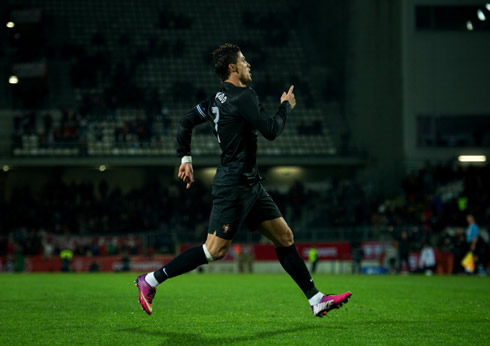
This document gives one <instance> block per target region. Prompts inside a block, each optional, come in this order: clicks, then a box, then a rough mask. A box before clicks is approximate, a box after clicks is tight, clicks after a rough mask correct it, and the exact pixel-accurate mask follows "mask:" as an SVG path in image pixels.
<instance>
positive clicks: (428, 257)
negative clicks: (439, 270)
mask: <svg viewBox="0 0 490 346" xmlns="http://www.w3.org/2000/svg"><path fill="white" fill-rule="evenodd" d="M435 269H436V255H435V253H434V249H433V248H432V246H430V244H429V242H428V241H425V242H424V246H423V247H422V251H421V252H420V259H419V271H420V272H423V273H425V275H427V276H431V275H432V273H433V272H434V270H435Z"/></svg>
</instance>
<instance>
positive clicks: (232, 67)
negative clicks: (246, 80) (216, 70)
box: [228, 64, 236, 73]
mask: <svg viewBox="0 0 490 346" xmlns="http://www.w3.org/2000/svg"><path fill="white" fill-rule="evenodd" d="M228 71H230V73H232V72H236V65H235V64H229V65H228Z"/></svg>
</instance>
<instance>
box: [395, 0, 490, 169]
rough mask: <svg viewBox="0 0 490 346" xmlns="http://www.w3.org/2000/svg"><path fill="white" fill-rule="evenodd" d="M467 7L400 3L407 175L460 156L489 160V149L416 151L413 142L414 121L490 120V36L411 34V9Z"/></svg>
mask: <svg viewBox="0 0 490 346" xmlns="http://www.w3.org/2000/svg"><path fill="white" fill-rule="evenodd" d="M470 4H475V3H468V1H467V0H444V1H441V0H430V1H429V0H407V1H402V8H401V11H402V14H403V15H402V42H403V45H402V55H403V60H402V61H403V64H402V73H403V108H402V110H403V129H404V136H403V137H404V138H403V147H404V156H405V163H406V168H407V169H412V168H415V167H417V166H420V165H422V164H423V163H424V162H426V161H433V162H434V161H440V160H444V161H445V160H449V159H454V158H455V157H456V156H457V155H460V154H464V153H475V154H477V153H478V154H480V153H485V151H486V153H487V154H489V149H488V148H487V149H486V150H483V149H477V148H469V149H466V148H463V149H458V148H453V149H445V148H441V149H433V148H418V147H417V142H416V141H417V127H416V119H417V115H420V114H433V115H447V116H451V115H464V114H468V115H480V114H490V89H489V84H488V81H489V80H490V65H489V62H490V45H489V44H488V43H489V42H490V32H489V31H480V32H478V31H416V30H415V6H416V5H470ZM476 4H478V2H477V3H476ZM483 6H484V2H482V8H483ZM487 13H488V12H487ZM475 16H476V14H475ZM489 17H490V16H489ZM487 21H488V19H487ZM489 121H490V117H489Z"/></svg>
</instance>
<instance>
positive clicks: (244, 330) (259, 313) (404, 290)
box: [0, 274, 490, 345]
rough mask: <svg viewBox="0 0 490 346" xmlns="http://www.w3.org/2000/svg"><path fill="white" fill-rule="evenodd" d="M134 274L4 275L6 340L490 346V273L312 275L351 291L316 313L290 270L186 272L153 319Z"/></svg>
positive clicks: (1, 306)
mask: <svg viewBox="0 0 490 346" xmlns="http://www.w3.org/2000/svg"><path fill="white" fill-rule="evenodd" d="M135 277H136V275H135V274H5V275H0V292H1V296H0V312H1V315H0V316H1V317H0V345H13V344H23V345H33V344H45V345H53V344H58V345H76V344H87V345H133V344H134V345H160V344H164V345H168V344H182V345H221V344H231V343H234V344H240V345H245V344H254V345H272V344H275V345H284V344H286V345H292V344H294V345H323V344H331V345H364V344H384V345H393V344H398V345H407V344H408V345H448V344H452V345H455V344H459V345H477V344H480V345H489V344H490V278H486V277H484V278H482V277H465V276H458V277H449V276H444V277H440V276H433V277H425V276H355V275H353V276H349V275H345V276H343V275H316V276H314V278H315V282H316V285H317V287H318V288H320V289H321V290H323V291H324V292H327V293H328V292H343V291H346V290H350V291H352V293H353V296H352V298H351V300H350V301H349V303H348V304H347V305H344V307H342V308H341V309H340V310H334V311H331V312H330V313H329V314H328V315H327V316H326V317H324V318H322V319H321V318H316V317H314V316H313V315H312V313H311V311H310V307H309V306H308V304H307V301H306V300H305V298H304V297H303V294H302V293H301V291H300V290H299V288H297V287H296V285H295V284H294V282H293V281H292V280H291V279H290V278H289V277H288V276H287V275H285V274H284V275H280V274H277V275H266V274H253V275H233V274H228V275H226V274H223V275H220V274H202V275H197V274H196V275H194V274H188V275H183V276H181V277H178V278H175V279H172V280H169V281H167V282H166V283H164V284H163V285H162V286H160V287H159V289H158V292H157V295H156V297H155V300H154V303H153V315H152V316H148V315H146V314H145V313H144V312H143V311H142V310H141V308H140V306H139V303H138V302H137V289H136V288H135V287H134V286H133V280H134V278H135Z"/></svg>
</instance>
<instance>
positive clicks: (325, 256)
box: [180, 242, 352, 261]
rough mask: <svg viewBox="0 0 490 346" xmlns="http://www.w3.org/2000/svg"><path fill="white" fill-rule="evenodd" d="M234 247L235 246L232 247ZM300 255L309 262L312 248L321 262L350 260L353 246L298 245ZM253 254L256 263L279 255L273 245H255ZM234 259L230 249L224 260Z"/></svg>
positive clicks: (341, 243)
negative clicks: (309, 253)
mask: <svg viewBox="0 0 490 346" xmlns="http://www.w3.org/2000/svg"><path fill="white" fill-rule="evenodd" d="M196 245H198V244H182V245H181V246H180V251H181V252H182V251H184V250H186V249H188V248H190V247H192V246H196ZM232 247H233V245H232ZM296 248H297V249H298V253H299V255H300V256H301V257H302V258H303V259H304V260H308V252H309V250H310V249H311V248H315V249H316V250H317V252H318V258H319V259H320V260H350V259H351V258H352V256H351V253H350V251H351V246H350V243H347V242H336V243H297V244H296ZM252 249H253V253H254V256H255V260H256V261H276V260H277V255H276V251H275V250H274V246H273V245H271V244H254V245H252ZM233 258H234V252H233V249H230V250H229V251H228V253H227V254H226V256H225V258H223V260H225V261H226V260H228V261H231V260H233Z"/></svg>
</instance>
